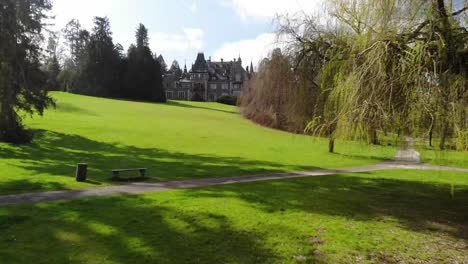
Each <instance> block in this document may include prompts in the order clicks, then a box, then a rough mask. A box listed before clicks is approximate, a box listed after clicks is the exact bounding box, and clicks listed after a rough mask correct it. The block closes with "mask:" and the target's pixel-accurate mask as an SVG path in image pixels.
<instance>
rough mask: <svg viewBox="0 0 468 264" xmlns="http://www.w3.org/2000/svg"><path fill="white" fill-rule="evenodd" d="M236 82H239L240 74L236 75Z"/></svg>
mask: <svg viewBox="0 0 468 264" xmlns="http://www.w3.org/2000/svg"><path fill="white" fill-rule="evenodd" d="M236 81H237V82H240V81H241V75H240V73H236Z"/></svg>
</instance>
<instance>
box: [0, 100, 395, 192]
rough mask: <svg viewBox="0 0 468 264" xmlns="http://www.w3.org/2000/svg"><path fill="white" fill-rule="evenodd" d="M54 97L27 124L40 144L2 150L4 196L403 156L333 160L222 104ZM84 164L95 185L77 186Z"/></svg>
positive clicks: (371, 153)
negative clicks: (53, 105) (142, 175)
mask: <svg viewBox="0 0 468 264" xmlns="http://www.w3.org/2000/svg"><path fill="white" fill-rule="evenodd" d="M52 96H53V97H54V98H55V99H56V101H57V109H55V110H53V109H50V110H48V111H47V112H46V113H45V115H44V117H37V116H36V117H34V118H32V119H30V118H26V119H25V122H26V125H27V126H28V127H29V128H32V129H35V131H36V136H35V139H34V142H33V143H32V144H30V145H22V146H14V145H8V144H3V143H0V194H10V193H21V192H32V191H47V190H58V189H77V188H85V187H95V186H102V185H107V184H112V182H111V181H110V178H111V176H112V175H111V170H112V169H122V168H140V167H145V168H148V171H147V175H148V176H149V177H150V179H151V180H152V181H167V180H176V179H190V178H200V177H222V176H236V175H244V174H258V173H266V172H283V171H294V170H306V169H307V170H309V169H318V168H339V167H352V166H360V165H367V164H372V163H377V162H379V161H382V160H385V159H388V158H390V157H392V156H393V154H394V152H395V150H394V148H392V147H379V146H377V147H369V146H367V145H365V144H360V143H356V142H342V143H338V145H337V152H338V154H329V153H327V142H326V140H323V139H320V138H318V139H317V138H312V137H308V136H303V135H294V134H289V133H285V132H282V131H276V130H272V129H267V128H264V127H261V126H258V125H255V124H253V123H252V122H250V121H248V120H245V119H243V118H242V117H241V116H240V115H239V114H238V113H237V108H235V107H232V106H227V105H221V104H217V103H200V102H179V101H172V102H169V103H168V104H152V103H144V102H131V101H122V100H111V99H104V98H95V97H88V96H80V95H73V94H67V93H52ZM77 163H88V165H89V179H90V181H89V182H86V183H77V182H76V181H75V180H74V178H73V176H74V172H75V166H76V164H77ZM124 176H125V175H124ZM128 176H132V175H128Z"/></svg>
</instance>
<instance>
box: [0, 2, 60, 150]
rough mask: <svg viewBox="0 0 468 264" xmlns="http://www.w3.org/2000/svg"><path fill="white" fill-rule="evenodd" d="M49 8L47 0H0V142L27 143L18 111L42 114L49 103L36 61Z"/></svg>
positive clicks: (49, 99) (50, 102)
mask: <svg viewBox="0 0 468 264" xmlns="http://www.w3.org/2000/svg"><path fill="white" fill-rule="evenodd" d="M51 8H52V5H51V3H50V1H49V0H2V1H0V18H1V19H0V40H1V41H0V62H1V63H0V141H6V142H13V143H24V142H28V141H29V140H30V139H31V135H30V133H28V132H27V131H26V130H25V129H24V127H23V125H22V123H21V118H20V116H19V115H18V111H24V112H27V113H30V114H32V113H34V112H37V113H39V114H41V115H42V113H43V111H44V109H45V108H46V107H47V106H48V105H50V104H53V100H52V99H51V98H50V97H48V96H47V91H46V89H45V84H46V80H47V75H46V74H45V73H44V72H43V71H41V69H40V66H41V65H40V60H39V57H40V53H41V48H40V44H41V43H40V40H41V39H42V29H43V20H44V19H45V18H47V16H46V12H47V11H49V10H50V9H51Z"/></svg>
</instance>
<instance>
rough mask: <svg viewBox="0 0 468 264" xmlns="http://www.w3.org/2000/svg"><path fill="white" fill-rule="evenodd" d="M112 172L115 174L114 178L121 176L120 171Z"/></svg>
mask: <svg viewBox="0 0 468 264" xmlns="http://www.w3.org/2000/svg"><path fill="white" fill-rule="evenodd" d="M112 174H113V175H114V179H118V178H119V172H118V171H113V172H112Z"/></svg>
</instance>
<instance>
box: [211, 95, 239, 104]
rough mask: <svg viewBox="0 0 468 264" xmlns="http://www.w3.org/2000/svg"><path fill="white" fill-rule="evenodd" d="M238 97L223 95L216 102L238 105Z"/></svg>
mask: <svg viewBox="0 0 468 264" xmlns="http://www.w3.org/2000/svg"><path fill="white" fill-rule="evenodd" d="M237 100H238V97H237V96H235V95H223V96H221V97H219V98H218V99H216V102H218V103H221V104H227V105H237Z"/></svg>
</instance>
